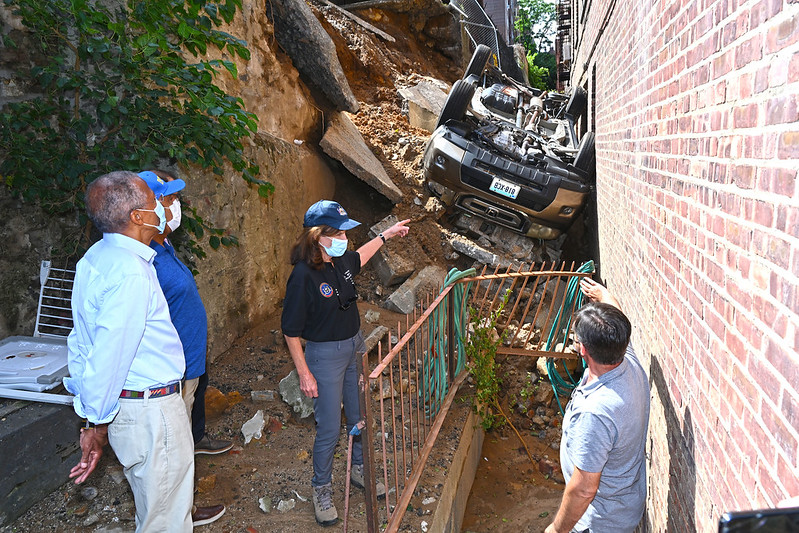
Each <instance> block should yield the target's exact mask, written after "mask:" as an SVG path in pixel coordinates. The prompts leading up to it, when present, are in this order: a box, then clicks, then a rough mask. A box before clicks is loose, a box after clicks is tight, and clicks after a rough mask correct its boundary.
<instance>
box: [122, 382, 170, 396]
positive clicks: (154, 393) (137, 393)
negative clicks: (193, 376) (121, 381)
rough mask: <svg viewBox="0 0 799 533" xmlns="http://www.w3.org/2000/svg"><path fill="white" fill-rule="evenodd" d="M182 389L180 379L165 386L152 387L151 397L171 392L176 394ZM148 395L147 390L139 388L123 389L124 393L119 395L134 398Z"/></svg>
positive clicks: (166, 394) (167, 394)
mask: <svg viewBox="0 0 799 533" xmlns="http://www.w3.org/2000/svg"><path fill="white" fill-rule="evenodd" d="M179 391H180V381H176V382H174V383H170V384H169V385H166V386H164V387H155V388H153V389H150V395H149V397H150V398H160V397H162V396H169V395H170V394H175V393H176V392H179ZM146 395H147V391H138V390H127V389H123V390H122V394H120V395H119V397H120V398H133V399H139V400H140V399H143V398H144V397H145V396H146Z"/></svg>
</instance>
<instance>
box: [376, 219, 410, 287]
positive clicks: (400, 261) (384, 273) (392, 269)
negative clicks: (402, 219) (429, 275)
mask: <svg viewBox="0 0 799 533" xmlns="http://www.w3.org/2000/svg"><path fill="white" fill-rule="evenodd" d="M397 222H399V220H398V219H397V217H396V216H394V215H389V216H387V217H386V218H384V219H383V220H381V221H380V222H378V223H377V224H375V225H374V226H372V227H371V228H370V229H369V236H370V237H371V238H373V239H374V238H375V237H377V236H378V235H379V234H380V233H381V232H383V231H385V230H386V229H388V228H390V227H391V226H393V225H394V224H396V223H397ZM396 246H397V244H396V242H394V239H391V240H388V241H387V242H386V244H384V245H383V246H381V247H380V249H379V250H378V251H377V253H376V254H375V255H374V256H373V257H372V261H371V263H372V267H374V269H375V272H376V273H377V276H378V277H379V278H380V281H381V282H382V283H383V285H386V286H388V287H391V286H393V285H399V284H400V283H402V282H403V281H405V280H406V279H408V277H409V276H410V275H411V274H413V271H414V270H416V268H415V267H414V264H413V261H411V260H410V259H409V258H408V257H406V256H405V255H403V254H401V253H398V252H397V251H396Z"/></svg>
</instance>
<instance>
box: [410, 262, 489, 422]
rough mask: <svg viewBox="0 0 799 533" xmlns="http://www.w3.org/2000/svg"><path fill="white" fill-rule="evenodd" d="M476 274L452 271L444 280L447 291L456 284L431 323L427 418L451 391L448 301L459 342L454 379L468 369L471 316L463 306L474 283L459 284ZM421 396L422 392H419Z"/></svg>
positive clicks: (426, 403)
mask: <svg viewBox="0 0 799 533" xmlns="http://www.w3.org/2000/svg"><path fill="white" fill-rule="evenodd" d="M475 273H476V270H475V269H474V268H470V269H468V270H464V271H460V270H458V269H457V268H453V269H452V270H450V271H449V273H448V274H447V276H446V277H445V278H444V287H447V286H448V285H452V284H455V286H454V287H453V288H452V290H451V291H450V293H449V294H448V295H447V296H446V298H445V299H444V301H442V302H441V305H439V306H438V307H436V309H435V311H433V315H432V316H431V317H430V318H429V319H428V332H429V338H430V347H429V350H428V351H427V353H426V354H425V364H424V370H423V371H424V379H425V381H426V382H427V388H426V390H425V391H424V400H425V405H427V406H428V407H427V414H428V416H435V414H436V413H437V412H438V409H439V407H440V406H441V404H442V402H443V401H444V397H446V395H447V392H448V391H449V382H448V380H447V357H446V354H447V353H448V346H447V342H449V339H448V338H447V307H448V305H447V304H448V301H447V299H449V298H452V299H453V300H452V304H453V317H452V318H453V321H454V323H453V331H454V337H455V339H457V343H458V344H457V351H458V359H457V363H456V365H455V375H456V376H457V375H458V374H460V372H461V371H462V370H463V368H464V367H465V365H466V350H465V347H464V346H463V333H464V330H465V328H466V325H467V324H468V318H469V317H468V313H466V312H464V309H463V305H464V303H465V302H466V300H467V298H468V296H469V290H470V289H471V285H472V284H471V282H469V283H457V284H456V282H457V281H459V280H461V279H463V278H466V277H469V276H474V275H475ZM419 394H420V395H422V391H421V390H420V391H419Z"/></svg>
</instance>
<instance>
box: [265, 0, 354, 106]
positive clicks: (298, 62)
mask: <svg viewBox="0 0 799 533" xmlns="http://www.w3.org/2000/svg"><path fill="white" fill-rule="evenodd" d="M266 10H267V16H268V17H269V19H270V20H271V21H272V23H273V24H274V26H275V38H276V39H277V42H278V44H280V47H281V48H282V49H283V50H285V51H286V53H287V54H288V55H289V57H291V61H292V63H294V66H295V67H296V68H297V71H298V72H299V73H300V75H301V76H302V78H303V80H305V81H306V82H307V83H309V84H310V85H313V86H315V87H316V88H317V89H319V90H320V91H322V93H323V94H324V95H325V96H326V97H327V98H328V99H329V100H330V101H331V102H332V103H333V105H335V106H336V108H337V109H342V110H345V111H349V112H351V113H356V112H357V111H358V109H359V107H360V106H359V105H358V100H357V99H356V98H355V95H354V94H353V93H352V89H351V88H350V84H349V82H347V77H346V76H345V75H344V69H343V68H341V63H339V60H338V56H337V55H336V45H335V44H333V40H332V39H331V38H330V35H328V34H327V32H325V30H324V28H323V27H322V24H321V23H320V22H319V20H317V18H316V17H315V16H314V14H313V12H312V11H311V8H310V7H309V6H308V4H307V3H306V2H304V1H303V0H272V1H270V2H267V3H266Z"/></svg>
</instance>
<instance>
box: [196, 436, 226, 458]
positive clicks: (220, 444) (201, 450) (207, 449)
mask: <svg viewBox="0 0 799 533" xmlns="http://www.w3.org/2000/svg"><path fill="white" fill-rule="evenodd" d="M231 448H233V443H232V442H231V441H229V440H217V439H212V438H211V437H209V436H208V435H207V434H206V435H203V438H201V439H200V440H199V441H198V442H197V444H195V445H194V455H199V454H206V455H217V454H220V453H225V452H227V451H230V449H231Z"/></svg>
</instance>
